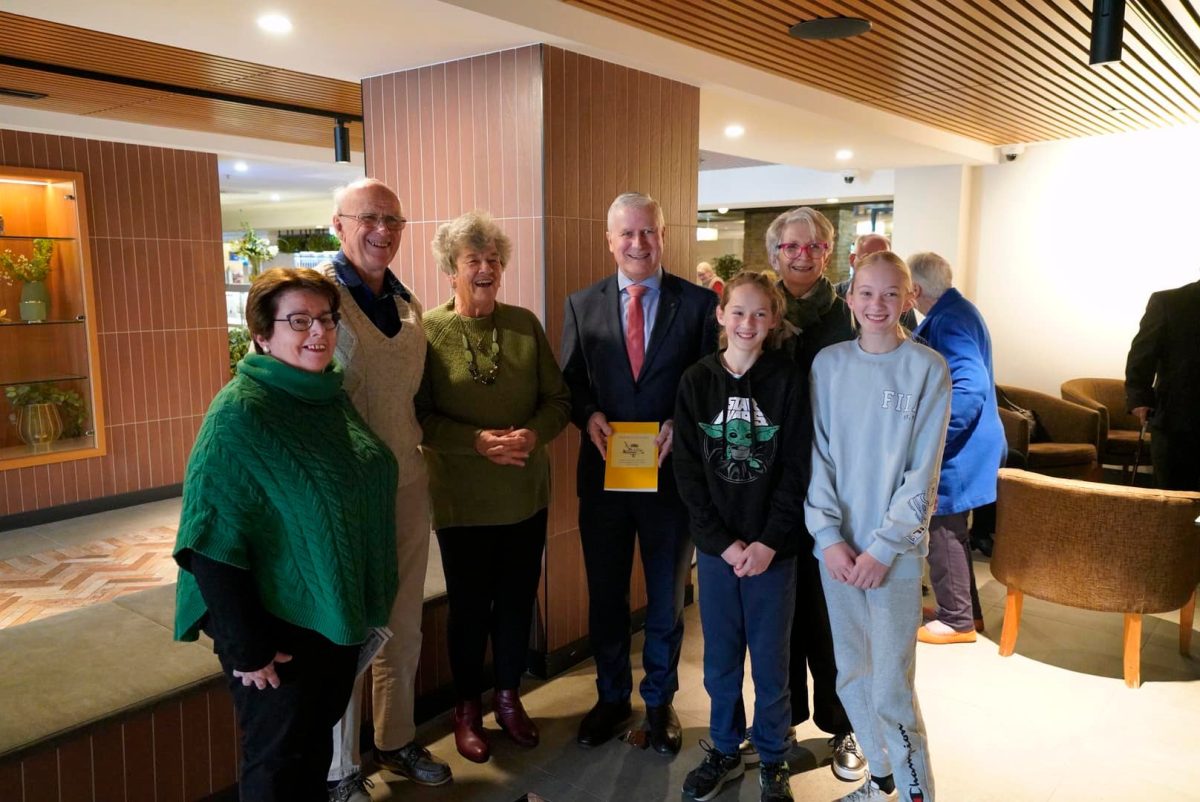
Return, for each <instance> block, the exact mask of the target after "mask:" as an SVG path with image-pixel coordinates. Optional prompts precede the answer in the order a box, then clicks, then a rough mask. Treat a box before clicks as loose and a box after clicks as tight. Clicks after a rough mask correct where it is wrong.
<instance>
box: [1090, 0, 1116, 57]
mask: <svg viewBox="0 0 1200 802" xmlns="http://www.w3.org/2000/svg"><path fill="white" fill-rule="evenodd" d="M1124 32H1125V0H1092V50H1091V54H1090V56H1089V58H1088V63H1089V64H1091V65H1092V66H1093V67H1095V66H1098V65H1100V64H1111V63H1112V62H1114V61H1120V60H1121V35H1122V34H1123V33H1124Z"/></svg>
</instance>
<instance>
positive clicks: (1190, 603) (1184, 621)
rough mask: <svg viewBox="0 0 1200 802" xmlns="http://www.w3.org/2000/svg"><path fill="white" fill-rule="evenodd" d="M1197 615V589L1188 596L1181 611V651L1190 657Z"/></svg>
mask: <svg viewBox="0 0 1200 802" xmlns="http://www.w3.org/2000/svg"><path fill="white" fill-rule="evenodd" d="M1195 617H1196V591H1194V590H1193V591H1192V595H1191V596H1189V597H1188V600H1187V604H1185V605H1183V608H1182V609H1181V610H1180V611H1179V653H1180V654H1182V655H1183V656H1184V657H1190V656H1191V653H1192V621H1193V620H1194V619H1195Z"/></svg>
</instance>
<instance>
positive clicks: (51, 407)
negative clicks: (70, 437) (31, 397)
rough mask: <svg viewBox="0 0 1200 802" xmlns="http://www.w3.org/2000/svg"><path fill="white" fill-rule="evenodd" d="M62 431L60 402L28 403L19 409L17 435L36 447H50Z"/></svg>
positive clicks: (27, 443)
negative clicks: (59, 412)
mask: <svg viewBox="0 0 1200 802" xmlns="http://www.w3.org/2000/svg"><path fill="white" fill-rule="evenodd" d="M62 431H63V423H62V416H60V415H59V414H58V404H52V403H45V404H27V405H25V406H23V407H21V408H20V409H18V410H17V435H18V436H20V438H21V440H22V442H24V443H25V444H26V445H30V446H32V447H33V448H34V449H43V448H49V447H50V444H51V443H53V442H54V441H55V440H57V439H58V438H59V437H61V436H62Z"/></svg>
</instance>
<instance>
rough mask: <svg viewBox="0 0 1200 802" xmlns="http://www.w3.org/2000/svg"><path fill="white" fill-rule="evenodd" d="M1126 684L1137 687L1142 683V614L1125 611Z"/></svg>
mask: <svg viewBox="0 0 1200 802" xmlns="http://www.w3.org/2000/svg"><path fill="white" fill-rule="evenodd" d="M1125 684H1126V685H1128V686H1129V687H1130V688H1137V687H1139V686H1140V685H1141V684H1142V616H1141V614H1140V613H1125Z"/></svg>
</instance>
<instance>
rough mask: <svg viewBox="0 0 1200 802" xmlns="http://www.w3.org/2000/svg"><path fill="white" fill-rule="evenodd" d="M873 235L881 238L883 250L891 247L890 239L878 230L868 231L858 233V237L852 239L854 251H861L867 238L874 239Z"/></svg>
mask: <svg viewBox="0 0 1200 802" xmlns="http://www.w3.org/2000/svg"><path fill="white" fill-rule="evenodd" d="M875 237H878V238H879V239H881V240H883V246H884V247H883V250H885V251H890V250H891V249H892V241H891V240H890V239H888V238H887V237H885V236H884V235H883V234H880V233H878V232H875V231H868V232H867V233H866V234H859V235H858V239H856V240H854V252H855V253H861V252H862V249H863V246H864V245H866V244H867V240H869V239H874V238H875Z"/></svg>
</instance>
